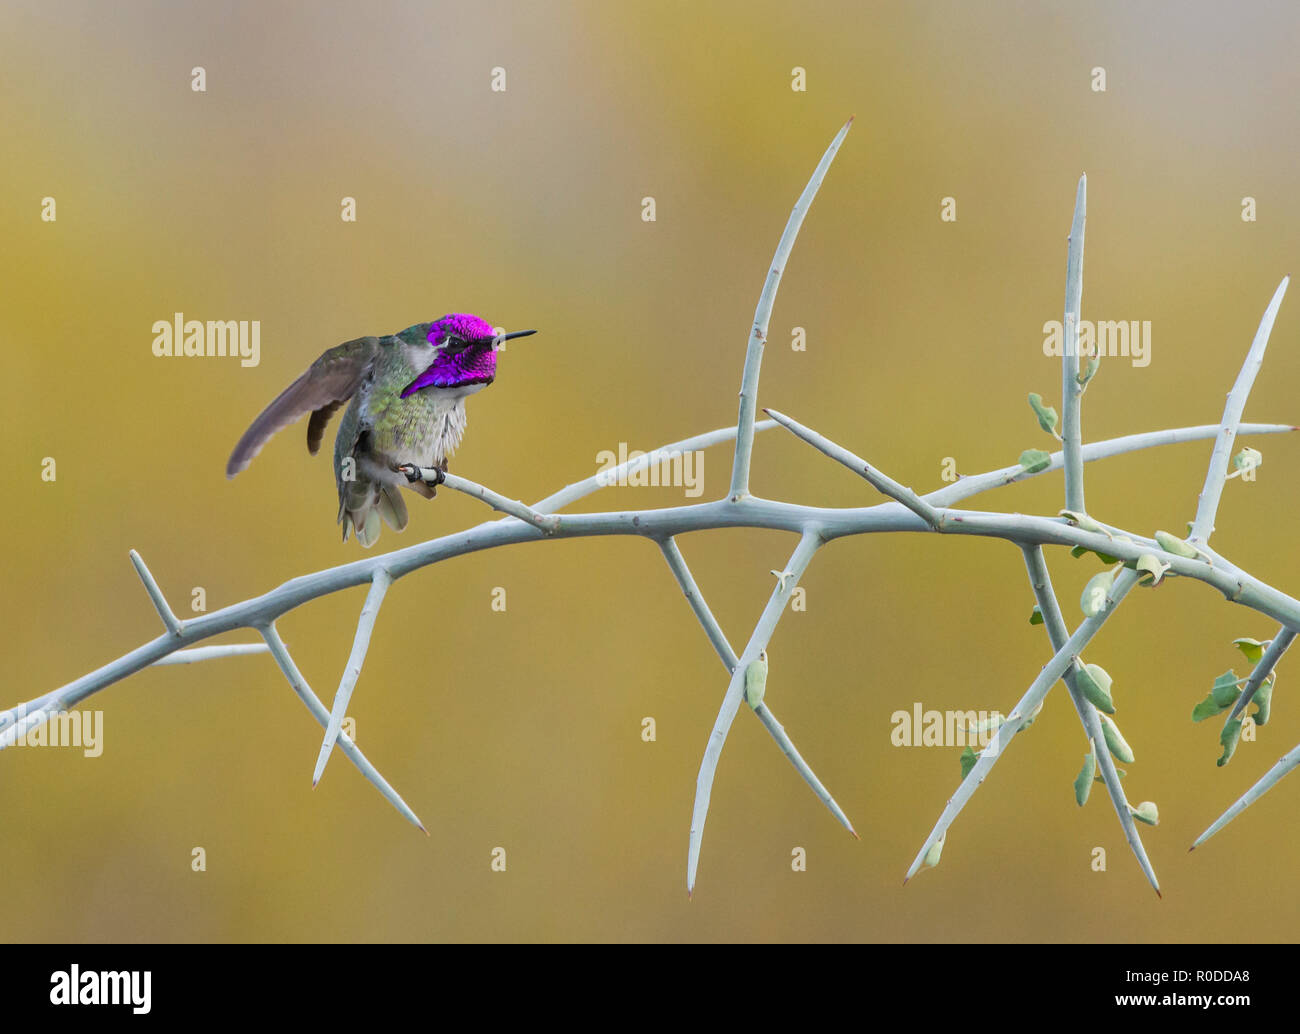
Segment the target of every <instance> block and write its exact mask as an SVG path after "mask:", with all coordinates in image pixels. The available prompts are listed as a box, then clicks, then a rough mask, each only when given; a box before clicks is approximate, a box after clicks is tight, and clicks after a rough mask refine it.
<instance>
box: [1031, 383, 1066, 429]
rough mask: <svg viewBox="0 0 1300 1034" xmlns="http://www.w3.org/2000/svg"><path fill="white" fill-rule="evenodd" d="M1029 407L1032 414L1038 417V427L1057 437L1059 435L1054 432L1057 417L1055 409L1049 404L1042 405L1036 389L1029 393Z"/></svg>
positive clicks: (1041, 398) (1041, 397)
mask: <svg viewBox="0 0 1300 1034" xmlns="http://www.w3.org/2000/svg"><path fill="white" fill-rule="evenodd" d="M1029 408H1030V409H1032V410H1033V411H1034V416H1036V417H1038V426H1039V427H1041V428H1042V429H1043V430H1044V431H1046V432H1047V433H1048V434H1050V435H1054V436H1055V437H1056V438H1058V439H1059V438H1060V437H1061V436H1060V435H1059V434H1057V433H1056V421H1057V419H1058V417H1057V415H1056V410H1055V409H1053V408H1052V407H1051V406H1045V405H1043V396H1042V395H1040V394H1038V392H1036V391H1031V392H1030V393H1029Z"/></svg>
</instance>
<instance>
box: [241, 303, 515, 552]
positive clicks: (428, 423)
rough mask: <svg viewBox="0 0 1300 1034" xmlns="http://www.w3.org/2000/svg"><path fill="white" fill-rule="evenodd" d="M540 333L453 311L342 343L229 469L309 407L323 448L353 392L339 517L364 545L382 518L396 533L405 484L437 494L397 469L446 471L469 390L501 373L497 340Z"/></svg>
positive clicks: (342, 430) (341, 435)
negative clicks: (502, 330)
mask: <svg viewBox="0 0 1300 1034" xmlns="http://www.w3.org/2000/svg"><path fill="white" fill-rule="evenodd" d="M535 333H537V332H536V331H535V330H517V331H515V332H514V333H512V334H500V335H498V334H497V333H496V331H495V330H494V329H493V328H492V325H491V324H489V323H488V322H487V321H486V320H482V319H480V318H479V317H477V316H474V315H471V314H470V313H465V312H453V313H449V314H448V315H446V316H443V317H442V319H439V320H435V321H433V322H432V323H417V324H415V325H414V326H411V327H407V328H406V329H405V330H402V331H399V332H398V333H396V334H388V335H385V336H384V337H360V338H357V339H356V340H354V341H345V342H344V343H343V344H341V345H336V346H335V347H333V348H331V349H329V350H327V351H325V352H324V353H322V354H321V356H320V358H319V359H317V360H316V361H315V362H314V363H312V364H311V366H309V367H308V368H307V371H306V372H305V373H304V374H303V375H302V376H301V377H299V378H298V379H297V380H296V381H294V382H293V383H292V384H290V385H289V386H288V387H287V388H285V389H284V391H282V392H280V394H279V395H277V396H276V398H275V400H274V401H273V402H272V403H271V404H270V405H269V406H267V407H266V408H265V409H264V410H262V412H261V413H260V414H258V416H257V419H256V420H254V421H253V423H252V424H251V425H250V426H249V428H248V430H247V431H245V432H244V435H243V437H242V438H240V439H239V442H238V444H237V445H236V446H235V450H234V452H232V453H231V454H230V460H229V461H228V462H227V463H226V477H228V478H233V477H234V476H235V475H236V474H238V473H239V472H240V471H241V470H243V469H244V468H245V467H247V466H248V465H249V463H251V462H252V460H253V457H254V456H256V455H257V454H258V453H259V452H260V451H261V449H262V446H263V445H265V444H266V443H267V441H268V440H270V438H271V436H272V435H273V434H275V433H276V432H277V431H280V430H283V429H284V428H286V427H288V426H289V425H290V424H292V423H293V422H294V421H295V420H298V419H299V418H300V417H302V416H303V415H305V414H307V413H310V414H311V419H310V420H308V422H307V451H308V452H309V453H311V454H312V455H313V456H314V455H316V452H317V451H318V450H319V449H320V443H321V439H322V438H323V437H324V435H325V426H326V425H327V424H328V423H329V420H330V417H331V416H333V415H334V412H335V410H337V409H338V408H339V407H340V406H342V405H343V403H345V402H348V400H349V399H350V400H351V404H350V405H349V406H348V408H347V410H346V411H345V412H344V414H343V418H342V419H341V420H340V421H339V428H338V433H337V435H335V438H334V480H335V482H336V483H337V484H338V490H339V514H338V520H339V523H340V524H342V525H343V541H344V542H346V541H347V540H348V533H349V532H352V531H355V532H356V536H357V541H358V542H360V543H361V545H362V546H365V547H370V546H373V545H374V544H375V541H376V540H377V539H378V538H379V531H380V528H381V527H382V525H381V523H380V520H381V518H382V520H383V521H384V522H385V523H387V524H388V526H389V527H390V528H392V529H393V530H394V531H401V530H402V529H403V528H405V527H406V522H407V513H406V503H405V502H404V501H403V499H402V496H401V493H400V489H401V488H409V489H410V490H411V491H413V492H417V493H418V494H420V495H422V496H424V497H425V498H426V499H432V498H433V497H434V494H435V492H436V487H435V486H434V485H429V484H426V483H425V482H423V481H419V480H415V481H412V480H410V478H409V477H408V476H407V474H406V473H404V472H403V471H401V470H400V469H399V468H401V467H403V466H406V467H431V468H434V469H437V470H440V471H443V472H445V471H446V470H447V460H448V458H449V457H450V456H451V454H452V453H453V452H455V450H456V447H457V446H458V445H459V444H460V440H461V438H462V437H463V436H464V434H465V423H466V418H465V399H466V397H468V396H470V395H473V394H474V393H475V392H477V391H482V390H483V389H484V388H486V387H487V386H488V385H489V384H491V383H492V381H493V380H495V378H496V372H497V353H496V349H497V346H498V345H499V344H500V342H502V341H509V340H511V339H513V338H519V337H527V336H528V335H529V334H535Z"/></svg>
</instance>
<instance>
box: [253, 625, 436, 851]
mask: <svg viewBox="0 0 1300 1034" xmlns="http://www.w3.org/2000/svg"><path fill="white" fill-rule="evenodd" d="M259 631H260V632H261V633H262V636H263V638H265V639H266V645H267V647H268V648H269V649H270V651H271V656H273V657H274V658H275V663H276V664H278V665H279V666H280V670H281V671H282V672H283V673H284V677H285V679H287V680H288V682H289V686H290V687H291V688H292V689H293V691H294V693H295V694H297V696H298V699H299V700H301V701H302V702H303V703H304V704H305V705H306V706H307V710H308V711H310V712H311V714H312V717H313V718H315V719H316V721H318V722H320V724H321V728H324V729H327V728H329V722H330V713H329V712H328V711H326V710H325V705H324V704H322V703H321V702H320V699H319V698H318V697H317V696H316V694H315V693H313V692H312V689H311V686H309V685H307V680H306V679H305V678H303V677H302V672H300V671H299V670H298V666H297V665H296V664H294V663H293V657H291V656H290V654H289V648H288V647H287V646H285V645H284V640H283V639H281V638H280V633H279V632H278V631H276V628H275V625H274V623H272V624H269V625H266V626H264V627H263V628H261V629H259ZM338 743H339V750H341V751H343V756H344V757H346V758H347V759H348V760H349V761H351V762H352V764H354V765H356V766H357V771H358V772H360V773H361V774H362V775H363V776H364V777H365V779H366V782H368V783H369V784H370V785H371V786H373V787H374V788H375V789H376V790H378V791H379V792H380V793H381V794H383V795H384V799H385V800H386V801H388V803H389V804H391V805H392V806H393V807H394V808H396V809H397V810H398V811H399V812H400V813H401V814H402V817H403V818H405V819H406V821H407V822H409V823H410V824H411V825H413V826H414V827H415V828H416V829H418V830H419V831H420V832H421V833H423V834H425V835H426V836H427V835H428V833H429V831H428V830H427V829H425V828H424V823H423V822H421V821H420V819H419V817H418V816H417V815H416V814H415V812H413V811H412V810H411V809H410V808H409V807H408V806H407V804H406V802H405V801H404V800H402V797H401V795H400V794H399V793H398V792H397V791H396V790H394V789H393V787H392V785H391V784H390V783H389V782H388V780H387V779H385V778H384V777H383V776H382V775H380V774H379V770H378V769H377V768H375V766H374V765H372V764H371V763H370V762H369V761H368V760H367V758H366V756H365V755H364V754H363V753H361V748H360V747H358V746H357V745H356V744H355V743H353V742H352V739H351V738H350V737H349V736H348V734H347V733H346V732H344V731H342V729H340V730H339V738H338Z"/></svg>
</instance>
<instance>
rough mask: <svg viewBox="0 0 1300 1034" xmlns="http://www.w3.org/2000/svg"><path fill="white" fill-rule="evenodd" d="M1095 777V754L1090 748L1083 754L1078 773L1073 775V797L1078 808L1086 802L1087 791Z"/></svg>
mask: <svg viewBox="0 0 1300 1034" xmlns="http://www.w3.org/2000/svg"><path fill="white" fill-rule="evenodd" d="M1096 777H1097V755H1096V754H1095V753H1094V752H1093V751H1091V750H1090V751H1088V753H1087V754H1085V755H1084V756H1083V768H1081V769H1079V774H1078V775H1077V776H1075V777H1074V799H1075V801H1077V802H1078V805H1079V807H1080V808H1082V807H1083V806H1084V805H1085V804H1087V803H1088V793H1089V791H1090V790H1091V789H1092V781H1093V780H1094V779H1095V778H1096Z"/></svg>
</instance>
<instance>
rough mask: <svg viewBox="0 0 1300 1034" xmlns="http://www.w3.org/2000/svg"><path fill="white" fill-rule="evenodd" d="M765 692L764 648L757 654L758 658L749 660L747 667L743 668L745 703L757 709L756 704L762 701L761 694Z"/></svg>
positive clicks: (765, 663) (765, 668)
mask: <svg viewBox="0 0 1300 1034" xmlns="http://www.w3.org/2000/svg"><path fill="white" fill-rule="evenodd" d="M766 692H767V651H766V650H764V651H762V652H761V653H760V654H759V655H758V659H757V660H754V661H751V662H750V665H749V667H748V668H746V669H745V703H747V704H748V705H749V706H750V707H752V708H753V709H754V710H758V705H759V704H761V703H762V702H763V694H764V693H766Z"/></svg>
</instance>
